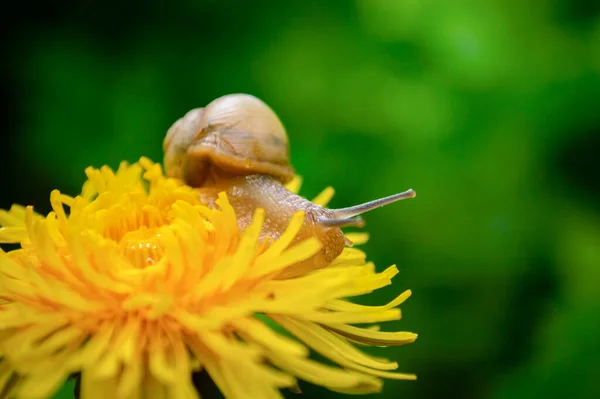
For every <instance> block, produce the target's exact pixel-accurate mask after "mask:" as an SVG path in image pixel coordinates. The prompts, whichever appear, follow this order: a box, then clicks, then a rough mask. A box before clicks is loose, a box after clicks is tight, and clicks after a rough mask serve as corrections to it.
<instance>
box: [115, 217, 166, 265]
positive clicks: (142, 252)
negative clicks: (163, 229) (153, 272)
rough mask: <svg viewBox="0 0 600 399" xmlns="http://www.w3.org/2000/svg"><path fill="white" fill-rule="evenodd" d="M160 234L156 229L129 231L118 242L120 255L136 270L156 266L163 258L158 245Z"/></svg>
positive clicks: (144, 228)
mask: <svg viewBox="0 0 600 399" xmlns="http://www.w3.org/2000/svg"><path fill="white" fill-rule="evenodd" d="M159 237H160V234H159V233H158V232H157V231H156V228H148V227H146V226H142V227H140V228H139V229H138V230H135V231H129V232H127V233H125V234H124V235H123V237H122V238H121V240H120V241H119V247H120V248H121V253H123V255H125V256H126V257H127V259H129V261H130V262H131V264H132V265H134V266H135V267H137V268H140V269H141V268H144V267H146V266H151V265H154V264H156V262H158V261H159V260H160V258H162V256H163V252H164V251H163V248H162V247H161V246H160V245H159V242H158V239H159Z"/></svg>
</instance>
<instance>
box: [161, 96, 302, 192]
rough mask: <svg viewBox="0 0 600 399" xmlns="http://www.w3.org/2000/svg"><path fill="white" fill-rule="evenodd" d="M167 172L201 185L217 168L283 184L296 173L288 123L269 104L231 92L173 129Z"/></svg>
mask: <svg viewBox="0 0 600 399" xmlns="http://www.w3.org/2000/svg"><path fill="white" fill-rule="evenodd" d="M163 150H164V152H165V170H166V171H167V174H168V175H169V176H170V177H181V176H183V178H184V180H185V181H186V182H188V184H191V185H193V186H201V185H202V184H203V182H204V180H205V179H206V178H207V175H208V173H209V172H210V169H211V168H212V167H216V168H218V169H220V170H221V171H223V172H225V173H229V174H231V175H238V176H239V175H252V174H261V175H262V174H266V175H270V176H273V177H275V178H276V179H277V180H279V181H281V182H282V183H287V182H289V181H290V180H291V179H292V178H293V177H294V175H295V172H294V168H293V167H292V166H291V165H290V155H289V143H288V138H287V134H286V131H285V128H284V127H283V124H282V123H281V121H280V120H279V118H278V117H277V115H276V114H275V112H273V110H272V109H271V108H269V107H268V106H267V105H266V104H265V103H264V102H262V101H261V100H259V99H258V98H256V97H254V96H251V95H248V94H230V95H226V96H223V97H220V98H217V99H216V100H214V101H212V102H211V103H210V104H208V105H207V106H206V107H205V108H196V109H193V110H191V111H190V112H188V113H187V114H186V115H185V116H184V117H183V118H181V119H179V120H178V121H177V122H175V124H173V126H171V128H170V129H169V131H168V132H167V136H166V138H165V141H164V144H163Z"/></svg>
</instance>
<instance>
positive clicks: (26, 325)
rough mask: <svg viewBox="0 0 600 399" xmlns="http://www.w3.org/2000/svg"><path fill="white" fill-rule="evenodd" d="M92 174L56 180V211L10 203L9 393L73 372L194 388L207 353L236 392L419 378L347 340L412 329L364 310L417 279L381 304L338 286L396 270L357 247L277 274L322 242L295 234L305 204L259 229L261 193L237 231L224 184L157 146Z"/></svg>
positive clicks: (2, 237)
mask: <svg viewBox="0 0 600 399" xmlns="http://www.w3.org/2000/svg"><path fill="white" fill-rule="evenodd" d="M86 174H87V177H88V180H87V181H86V183H85V184H84V186H83V189H82V193H81V195H80V196H77V197H70V196H67V195H64V194H62V193H60V192H58V191H53V192H52V194H51V195H50V202H51V205H52V212H50V213H49V214H48V215H47V216H45V217H44V216H42V215H39V214H36V213H35V212H34V211H33V209H32V207H26V208H24V207H21V206H13V207H12V208H11V209H10V210H9V211H0V226H2V228H1V229H0V242H2V243H19V244H20V248H19V249H16V250H12V251H9V252H4V251H2V250H0V337H1V339H0V397H5V396H10V395H16V396H18V397H20V398H47V397H49V396H51V395H52V393H53V392H55V391H56V390H57V389H58V388H59V386H60V385H61V384H62V383H63V382H64V381H65V379H66V378H67V377H68V376H69V375H71V374H72V373H78V372H79V373H81V396H82V398H84V399H89V398H112V397H114V398H145V397H156V398H198V397H199V396H198V393H197V392H196V390H195V389H194V386H193V384H192V380H191V373H192V372H193V371H197V370H200V369H203V370H205V371H206V372H207V373H208V374H209V375H210V377H211V378H212V379H213V380H214V381H215V383H216V384H217V386H218V387H219V389H220V390H221V391H222V392H223V393H224V395H225V396H226V397H227V398H263V397H264V398H278V397H282V396H281V393H280V389H281V388H284V387H294V386H295V385H296V381H297V380H296V379H297V378H299V379H303V380H307V381H309V382H312V383H314V384H318V385H322V386H324V387H327V388H329V389H331V390H335V391H340V392H349V393H350V392H351V393H367V392H376V391H378V390H380V388H381V384H382V382H381V379H380V378H395V379H414V376H413V375H410V374H401V373H395V372H392V371H391V370H394V369H396V368H397V364H396V363H395V362H390V361H387V360H382V359H380V358H374V357H371V356H369V355H368V354H365V353H363V352H361V351H359V350H358V349H357V348H356V347H355V346H354V345H353V344H352V343H360V344H366V345H374V346H390V345H402V344H406V343H410V342H412V341H414V340H415V339H416V335H415V334H412V333H407V332H382V331H379V330H377V329H374V328H360V327H356V326H353V324H361V323H378V322H383V321H388V320H394V319H399V318H400V311H399V309H397V307H398V305H400V304H401V303H402V302H403V301H404V300H405V299H406V298H407V297H408V296H409V295H410V292H408V291H407V292H405V293H403V294H402V295H400V296H398V297H397V298H396V299H394V300H393V301H392V302H390V303H389V304H387V305H384V306H379V307H369V306H362V305H357V304H354V303H352V302H349V301H348V300H346V299H343V298H349V297H353V296H357V295H362V294H365V293H368V292H371V291H373V290H376V289H378V288H380V287H383V286H385V285H388V284H390V280H391V278H392V277H393V276H394V275H395V274H396V273H397V269H396V267H394V266H392V267H390V268H388V269H387V270H385V271H383V272H381V273H377V272H376V271H375V268H374V266H373V264H371V263H368V262H366V261H365V259H366V256H365V254H364V253H363V252H361V251H359V250H357V249H354V248H346V249H345V250H344V252H343V253H342V255H341V256H339V257H338V258H337V259H336V260H335V261H334V262H333V263H332V264H331V265H330V266H329V267H327V268H325V269H322V270H317V271H313V272H310V273H308V274H306V275H303V276H300V277H297V278H294V279H278V278H277V276H278V274H279V273H281V272H282V271H283V270H285V269H286V268H287V267H288V266H290V265H293V264H294V263H297V262H299V261H302V260H304V259H306V258H308V257H310V256H312V255H313V254H314V253H316V252H317V251H318V250H319V248H320V243H319V242H318V240H316V239H314V238H310V239H308V240H305V241H303V242H301V243H299V244H296V245H293V246H291V242H292V240H293V238H294V236H295V234H296V232H297V231H298V230H299V228H300V226H301V225H302V222H303V217H304V215H303V214H302V212H298V213H297V214H296V215H295V216H294V217H293V218H292V220H291V221H290V223H289V226H288V227H287V230H286V231H285V233H284V234H283V235H282V236H281V237H280V239H279V240H277V241H275V242H269V241H264V242H261V241H260V240H259V233H260V230H261V226H262V223H263V220H264V212H263V211H262V210H261V209H257V210H256V213H255V214H254V219H253V223H252V224H251V226H250V227H248V228H247V229H245V230H244V231H240V229H239V228H238V224H237V220H236V216H235V212H234V209H233V208H232V207H231V205H230V204H229V203H228V201H227V198H226V196H225V195H224V194H222V195H220V197H219V199H218V201H217V205H218V208H216V209H211V208H208V207H206V206H204V205H203V204H201V203H200V202H199V197H198V195H197V194H196V192H195V191H194V190H193V189H192V188H190V187H188V186H185V185H182V184H181V183H179V182H178V181H176V180H173V179H168V178H165V177H164V175H163V173H162V169H161V167H160V165H158V164H154V163H152V162H150V161H149V160H148V159H145V158H142V159H141V160H140V162H139V163H136V164H133V165H127V164H125V163H123V164H122V165H121V166H120V168H119V169H118V170H117V171H116V172H114V171H113V170H111V169H110V168H108V167H102V168H100V169H93V168H88V169H87V170H86ZM292 186H297V181H296V182H293V183H292ZM330 194H331V192H330V191H326V192H325V193H324V194H323V195H322V196H320V198H319V200H320V201H321V202H325V201H326V200H327V199H328V197H330ZM363 238H364V237H361V236H355V237H354V238H351V239H354V240H355V241H360V240H361V239H363ZM269 323H276V324H278V325H279V326H281V327H283V329H285V330H287V332H289V333H290V335H291V336H293V337H290V336H288V335H286V334H282V333H280V332H278V331H277V330H276V329H272V328H270V327H269ZM309 348H310V349H312V350H313V351H315V352H317V353H320V354H321V355H323V356H325V357H326V358H328V359H330V360H331V361H333V362H334V363H336V364H337V365H338V366H339V367H337V366H329V365H325V364H321V363H319V362H316V361H314V360H311V359H310V358H309V357H308V354H309ZM150 393H151V394H152V395H153V396H150Z"/></svg>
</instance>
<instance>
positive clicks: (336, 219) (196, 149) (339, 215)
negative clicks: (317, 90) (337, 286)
mask: <svg viewBox="0 0 600 399" xmlns="http://www.w3.org/2000/svg"><path fill="white" fill-rule="evenodd" d="M163 150H164V167H165V173H166V175H167V176H168V177H172V178H176V179H180V180H182V181H184V182H185V183H186V184H188V185H190V186H192V187H197V188H198V189H199V190H198V191H199V193H200V198H201V201H202V202H203V203H205V204H206V205H208V206H211V207H215V200H216V199H217V196H218V194H219V193H220V192H223V191H224V192H225V193H226V194H227V197H228V200H229V202H230V203H231V205H232V207H233V208H234V210H235V213H236V216H237V219H238V225H239V227H240V229H242V230H243V229H244V228H246V227H247V226H249V225H250V223H251V221H252V216H253V214H254V211H255V209H257V208H263V209H264V211H265V222H264V225H263V228H262V231H261V238H262V239H264V238H266V237H270V238H271V239H274V240H276V239H278V238H279V237H280V236H281V234H282V233H283V232H284V230H285V229H286V227H287V224H288V223H289V221H290V219H291V217H292V215H293V214H294V213H296V212H297V211H304V212H305V218H304V224H303V225H302V227H301V229H300V231H299V232H298V234H297V236H296V238H295V241H294V242H297V241H301V240H303V239H306V238H308V237H311V236H315V237H317V238H318V239H319V240H320V242H321V244H322V248H321V250H320V251H319V252H318V253H317V254H316V255H314V256H313V257H311V258H309V259H307V260H305V261H302V262H300V263H299V264H295V265H293V266H291V267H290V268H288V269H286V270H285V276H286V277H290V276H294V275H297V273H300V272H301V271H306V270H312V269H318V268H323V267H325V266H327V265H328V264H330V263H331V262H332V261H333V260H334V259H335V258H336V257H338V256H339V255H340V254H341V253H342V251H343V249H344V247H345V246H346V244H349V245H351V243H350V242H349V241H348V240H347V239H346V238H345V236H344V234H343V232H342V230H341V228H342V227H346V226H356V227H362V226H363V225H364V221H363V219H362V218H361V217H360V215H361V214H363V213H365V212H367V211H370V210H372V209H375V208H378V207H381V206H384V205H387V204H390V203H392V202H395V201H398V200H402V199H405V198H412V197H414V196H415V192H414V191H413V190H412V189H411V190H408V191H406V192H402V193H399V194H395V195H391V196H389V197H385V198H380V199H377V200H374V201H370V202H367V203H364V204H360V205H356V206H351V207H348V208H343V209H328V208H325V207H322V206H319V205H316V204H314V203H312V202H311V201H308V200H307V199H305V198H303V197H301V196H299V195H297V194H295V193H292V192H291V191H289V190H287V189H286V188H285V186H284V185H285V184H286V183H288V182H290V181H291V180H292V179H293V178H294V176H295V171H294V168H293V167H292V166H291V164H290V156H289V143H288V137H287V133H286V130H285V128H284V126H283V124H282V123H281V121H280V119H279V118H278V117H277V115H276V114H275V112H274V111H273V110H272V109H271V108H270V107H269V106H267V105H266V104H265V103H264V102H263V101H261V100H259V99H258V98H256V97H254V96H251V95H248V94H231V95H226V96H223V97H219V98H217V99H216V100H213V101H212V102H210V103H209V104H208V105H207V106H206V107H204V108H196V109H193V110H191V111H189V112H188V113H187V114H185V116H183V117H182V118H181V119H179V120H177V121H176V122H175V123H174V124H173V125H172V126H171V127H170V128H169V130H168V131H167V134H166V136H165V139H164V142H163Z"/></svg>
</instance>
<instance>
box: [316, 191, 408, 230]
mask: <svg viewBox="0 0 600 399" xmlns="http://www.w3.org/2000/svg"><path fill="white" fill-rule="evenodd" d="M416 195H417V193H416V192H415V191H414V190H413V189H412V188H411V189H410V190H407V191H405V192H403V193H398V194H394V195H390V196H389V197H385V198H379V199H376V200H373V201H369V202H365V203H364V204H360V205H355V206H351V207H348V208H341V209H331V210H330V211H331V212H332V214H333V217H332V218H320V219H319V220H318V223H320V224H322V225H323V226H327V227H345V226H356V227H362V226H364V221H363V219H362V218H360V217H358V218H355V217H354V216H359V215H362V214H363V213H366V212H369V211H372V210H373V209H376V208H381V207H382V206H385V205H389V204H391V203H394V202H396V201H400V200H403V199H407V198H414V197H415V196H416Z"/></svg>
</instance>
